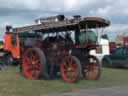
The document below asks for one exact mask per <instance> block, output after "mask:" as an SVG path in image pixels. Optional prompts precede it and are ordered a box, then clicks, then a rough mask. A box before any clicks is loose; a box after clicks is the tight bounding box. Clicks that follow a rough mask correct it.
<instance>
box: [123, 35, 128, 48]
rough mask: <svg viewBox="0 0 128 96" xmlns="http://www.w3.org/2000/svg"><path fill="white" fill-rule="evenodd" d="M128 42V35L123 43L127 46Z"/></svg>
mask: <svg viewBox="0 0 128 96" xmlns="http://www.w3.org/2000/svg"><path fill="white" fill-rule="evenodd" d="M127 43H128V36H125V37H123V45H124V46H126V45H127Z"/></svg>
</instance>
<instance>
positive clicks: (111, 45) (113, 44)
mask: <svg viewBox="0 0 128 96" xmlns="http://www.w3.org/2000/svg"><path fill="white" fill-rule="evenodd" d="M114 47H116V43H115V42H109V49H110V52H112V49H113V48H114Z"/></svg>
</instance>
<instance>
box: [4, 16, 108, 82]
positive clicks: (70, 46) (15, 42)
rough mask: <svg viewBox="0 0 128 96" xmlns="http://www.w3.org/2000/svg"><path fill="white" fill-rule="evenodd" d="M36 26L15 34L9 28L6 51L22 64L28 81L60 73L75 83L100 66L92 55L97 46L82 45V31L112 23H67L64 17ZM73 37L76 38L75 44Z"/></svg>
mask: <svg viewBox="0 0 128 96" xmlns="http://www.w3.org/2000/svg"><path fill="white" fill-rule="evenodd" d="M36 22H38V24H36V25H31V26H25V27H19V28H13V31H12V32H11V31H10V29H11V28H10V27H7V32H6V34H5V44H4V45H5V46H4V49H5V50H6V51H7V52H8V53H9V54H10V55H11V57H13V58H14V59H15V60H17V61H19V63H20V66H21V72H22V73H23V75H24V76H25V77H26V78H27V79H30V80H33V79H34V80H35V79H40V78H43V79H51V78H55V77H56V75H57V73H58V72H60V74H61V76H62V78H63V80H65V81H66V82H70V83H71V82H75V81H77V80H78V79H79V77H80V76H81V72H82V73H83V76H84V77H87V74H86V73H88V72H87V71H89V70H92V69H94V68H95V65H99V63H98V60H97V59H96V58H95V57H94V56H90V55H89V51H90V50H91V49H94V48H96V47H97V44H96V42H90V41H88V42H85V43H83V44H81V43H80V42H79V38H78V37H79V35H80V31H81V30H83V29H85V30H86V29H87V25H88V28H96V27H105V26H108V25H109V21H106V20H104V19H101V18H92V17H89V18H81V17H79V16H75V17H74V18H73V19H65V17H64V16H63V15H58V16H56V17H50V18H46V19H39V20H36ZM71 33H74V35H75V38H74V40H73V39H72V38H71V37H72V36H71V35H72V34H71ZM89 42H90V43H89ZM89 44H90V45H89ZM74 50H76V51H74ZM81 50H82V51H81ZM77 53H78V54H77ZM79 55H80V57H79ZM77 58H79V60H80V61H79V60H78V59H77ZM81 58H82V59H83V58H84V59H83V60H82V59H81ZM91 58H93V60H94V62H93V64H92V63H91V62H90V59H91ZM85 63H86V64H85ZM88 65H91V66H88ZM98 67H99V66H98ZM86 69H89V70H87V71H86ZM98 72H99V73H100V71H98ZM95 75H96V76H97V74H95ZM89 79H93V80H95V79H96V78H89Z"/></svg>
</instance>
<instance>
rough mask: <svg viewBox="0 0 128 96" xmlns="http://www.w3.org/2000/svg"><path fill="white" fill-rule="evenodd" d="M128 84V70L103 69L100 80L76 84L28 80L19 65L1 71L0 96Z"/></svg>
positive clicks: (37, 95)
mask: <svg viewBox="0 0 128 96" xmlns="http://www.w3.org/2000/svg"><path fill="white" fill-rule="evenodd" d="M111 86H128V70H126V69H124V70H123V69H106V68H105V69H103V72H102V75H101V78H100V80H98V81H87V80H84V79H83V80H80V81H79V82H77V83H75V84H69V83H65V82H64V81H63V80H62V79H59V80H35V81H29V80H26V79H25V78H24V77H23V76H22V75H21V74H20V73H19V70H18V68H17V67H9V68H7V69H6V70H4V71H1V72H0V96H48V95H47V94H54V93H62V92H69V91H77V90H80V89H83V88H84V89H86V88H99V87H100V88H101V87H111Z"/></svg>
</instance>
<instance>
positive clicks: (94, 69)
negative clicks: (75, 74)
mask: <svg viewBox="0 0 128 96" xmlns="http://www.w3.org/2000/svg"><path fill="white" fill-rule="evenodd" d="M88 61H89V62H88V63H89V64H85V63H82V74H83V76H84V78H85V79H87V80H98V79H99V77H100V75H101V64H100V63H99V60H98V59H97V58H96V57H95V56H92V55H90V56H89V57H88Z"/></svg>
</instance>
